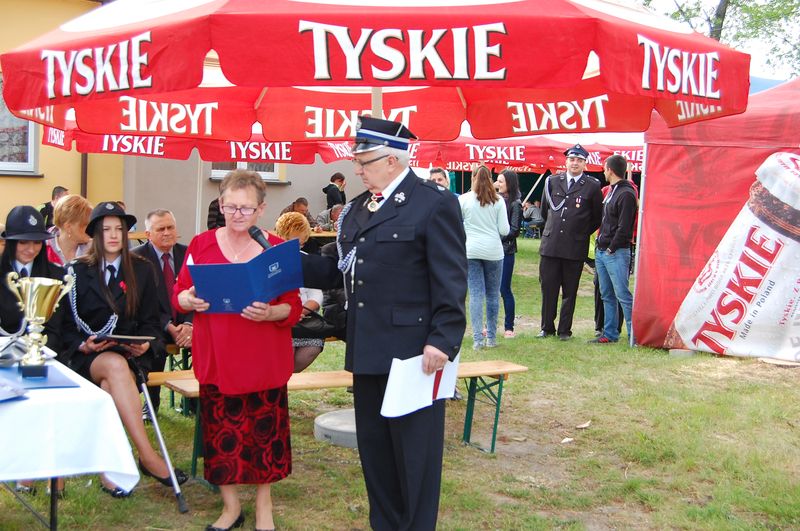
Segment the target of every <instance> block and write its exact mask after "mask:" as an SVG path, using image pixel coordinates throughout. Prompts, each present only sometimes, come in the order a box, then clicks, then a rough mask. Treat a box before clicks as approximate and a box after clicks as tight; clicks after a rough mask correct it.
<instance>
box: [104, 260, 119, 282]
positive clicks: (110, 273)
mask: <svg viewBox="0 0 800 531" xmlns="http://www.w3.org/2000/svg"><path fill="white" fill-rule="evenodd" d="M106 271H108V282H106V284H107V285H108V287H109V288H110V287H112V286H113V285H114V279H115V278H116V276H115V273H116V272H117V268H116V267H114V266H113V265H111V264H109V265H107V266H106Z"/></svg>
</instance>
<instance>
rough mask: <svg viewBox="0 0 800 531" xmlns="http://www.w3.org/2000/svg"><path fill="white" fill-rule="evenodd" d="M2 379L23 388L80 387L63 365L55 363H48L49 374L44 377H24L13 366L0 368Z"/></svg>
mask: <svg viewBox="0 0 800 531" xmlns="http://www.w3.org/2000/svg"><path fill="white" fill-rule="evenodd" d="M0 381H3V382H5V383H7V384H11V385H16V386H18V387H22V388H23V389H50V388H54V387H79V385H80V384H77V383H75V382H74V381H73V380H72V378H70V377H69V376H67V375H66V374H64V372H62V369H61V367H59V366H58V365H55V364H53V363H48V369H47V376H46V377H44V378H23V377H22V374H20V372H19V368H18V367H17V366H16V365H14V366H13V367H1V368H0Z"/></svg>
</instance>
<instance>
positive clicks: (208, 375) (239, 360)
mask: <svg viewBox="0 0 800 531" xmlns="http://www.w3.org/2000/svg"><path fill="white" fill-rule="evenodd" d="M265 192H266V186H265V185H264V182H263V181H262V180H261V178H260V176H259V175H258V174H257V173H255V172H251V171H244V170H236V171H233V172H231V173H229V174H228V175H227V176H226V177H225V180H223V182H222V185H221V187H220V209H221V211H222V212H223V214H224V215H225V226H224V227H221V228H217V229H212V230H209V231H207V232H204V233H202V234H199V235H197V236H196V237H195V238H194V239H193V240H192V242H191V243H190V244H189V249H188V250H187V253H186V254H187V257H186V260H185V262H184V266H183V268H182V269H181V272H180V274H179V275H178V280H177V283H176V284H175V290H174V292H173V304H174V305H176V307H179V308H181V310H182V311H195V312H196V314H195V318H194V334H193V340H192V357H193V359H194V373H195V376H196V377H197V380H198V381H199V382H200V410H201V421H202V426H203V447H204V451H205V453H204V456H205V467H204V468H205V472H204V474H205V478H206V480H207V481H209V482H210V483H212V484H214V485H219V488H220V493H221V495H222V501H223V505H224V507H223V510H222V514H221V515H220V517H219V518H218V519H217V520H216V522H214V523H213V524H209V525H208V527H206V529H207V530H211V531H217V530H220V529H223V530H224V529H233V528H238V527H241V526H242V525H243V524H244V512H243V511H242V508H241V505H240V502H239V493H238V488H237V485H239V484H256V485H258V490H257V492H256V526H255V527H256V529H272V528H274V527H275V524H274V522H273V518H272V499H271V497H270V484H271V483H274V482H276V481H278V480H280V479H283V478H285V477H286V476H288V475H289V473H291V469H292V458H291V444H290V438H289V409H288V401H287V394H286V383H287V382H288V381H289V377H290V376H291V375H292V368H293V364H294V358H293V351H292V336H291V329H292V328H291V327H292V325H294V324H295V323H297V321H298V320H299V319H300V312H301V308H302V306H301V304H300V297H299V295H298V291H297V290H296V289H295V290H291V291H288V292H286V293H284V294H283V295H280V296H279V297H277V298H276V299H274V300H272V301H269V302H260V301H254V302H253V303H252V304H251V305H250V306H248V307H247V308H245V309H244V310H243V311H242V313H241V314H240V315H236V314H205V313H203V312H204V311H205V310H207V309H208V303H207V302H205V301H204V300H202V299H200V298H198V297H197V296H196V293H195V289H194V286H193V283H192V279H191V275H190V273H189V270H188V268H187V264H203V263H206V264H214V263H217V264H219V263H229V262H246V261H248V260H250V259H251V258H254V257H255V256H257V255H258V254H259V253H260V252H261V247H260V246H259V245H258V243H256V242H255V241H254V240H253V239H252V238H251V237H250V235H249V234H248V232H247V231H248V229H249V228H250V227H251V226H253V225H254V224H255V223H256V221H257V219H258V218H259V216H261V214H262V213H263V212H264V208H265V204H264V196H265ZM265 236H266V237H267V239H268V241H269V242H270V243H272V244H278V243H281V241H282V240H280V239H279V238H277V237H274V236H272V235H270V234H268V233H265Z"/></svg>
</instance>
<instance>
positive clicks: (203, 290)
mask: <svg viewBox="0 0 800 531" xmlns="http://www.w3.org/2000/svg"><path fill="white" fill-rule="evenodd" d="M189 273H190V274H191V275H192V282H193V283H194V288H195V291H196V293H197V296H198V297H200V298H201V299H203V300H205V301H206V302H208V303H209V304H210V305H211V306H210V308H209V309H208V310H206V312H205V313H242V310H244V308H245V307H247V306H249V305H250V304H252V303H253V302H256V301H259V302H269V301H271V300H273V299H274V298H275V297H277V296H278V295H280V294H282V293H286V292H287V291H290V290H293V289H297V288H299V287H300V286H302V285H303V267H302V265H301V263H300V244H299V243H298V241H297V240H289V241H288V242H284V243H282V244H280V245H276V246H274V247H270V248H269V249H267V250H265V251H264V252H263V253H261V254H260V255H258V256H256V257H255V258H253V259H252V260H250V261H249V262H244V263H240V264H190V265H189Z"/></svg>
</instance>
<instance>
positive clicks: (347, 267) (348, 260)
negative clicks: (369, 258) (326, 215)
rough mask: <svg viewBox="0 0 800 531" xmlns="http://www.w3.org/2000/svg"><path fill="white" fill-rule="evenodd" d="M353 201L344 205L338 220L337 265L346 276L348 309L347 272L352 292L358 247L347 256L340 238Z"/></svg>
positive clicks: (345, 303) (345, 292)
mask: <svg viewBox="0 0 800 531" xmlns="http://www.w3.org/2000/svg"><path fill="white" fill-rule="evenodd" d="M353 201H355V200H353ZM353 201H350V202H349V203H347V204H346V205H345V206H344V208H343V209H342V213H341V214H339V219H337V220H336V250H337V251H338V253H339V263H338V264H337V265H338V268H339V271H341V272H342V277H344V285H345V290H344V298H345V302H344V308H345V309H347V303H348V299H349V298H348V296H347V273H348V272H349V273H350V280H351V286H350V292H351V293H352V292H353V290H354V286H353V283H355V278H356V252H357V250H358V248H357V246H353V248H352V249H351V250H350V252H349V253H347V256H344V252H343V251H342V241H341V239H340V236H341V234H342V223H343V222H344V217H345V216H346V215H347V213H348V212H350V209H351V208H352V207H353Z"/></svg>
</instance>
